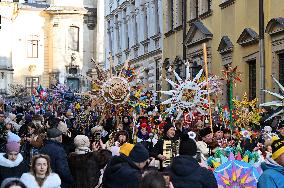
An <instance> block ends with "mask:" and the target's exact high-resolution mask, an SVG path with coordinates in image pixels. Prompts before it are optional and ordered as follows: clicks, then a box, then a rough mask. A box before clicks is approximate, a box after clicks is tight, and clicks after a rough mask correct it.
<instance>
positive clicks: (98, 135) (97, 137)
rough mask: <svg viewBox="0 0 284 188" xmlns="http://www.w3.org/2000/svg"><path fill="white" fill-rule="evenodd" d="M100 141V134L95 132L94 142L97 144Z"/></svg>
mask: <svg viewBox="0 0 284 188" xmlns="http://www.w3.org/2000/svg"><path fill="white" fill-rule="evenodd" d="M100 139H101V133H100V132H96V134H95V141H96V142H99V141H100Z"/></svg>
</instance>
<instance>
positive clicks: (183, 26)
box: [182, 0, 187, 63]
mask: <svg viewBox="0 0 284 188" xmlns="http://www.w3.org/2000/svg"><path fill="white" fill-rule="evenodd" d="M186 1H187V0H182V32H183V33H182V41H183V48H182V59H183V61H184V63H185V62H186V44H185V39H186V20H187V18H186V17H187V16H186V14H187V11H186V7H187V6H186V4H187V3H186Z"/></svg>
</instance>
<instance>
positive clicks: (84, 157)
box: [68, 152, 100, 188]
mask: <svg viewBox="0 0 284 188" xmlns="http://www.w3.org/2000/svg"><path fill="white" fill-rule="evenodd" d="M97 160H98V159H97V153H95V152H90V153H86V154H76V153H70V155H69V157H68V163H69V166H70V170H71V173H72V175H73V177H74V181H75V183H74V185H73V187H74V188H82V187H84V188H94V187H95V186H96V185H97V184H98V181H99V178H100V167H99V164H98V161H97Z"/></svg>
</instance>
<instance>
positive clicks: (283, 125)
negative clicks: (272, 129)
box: [277, 120, 284, 130]
mask: <svg viewBox="0 0 284 188" xmlns="http://www.w3.org/2000/svg"><path fill="white" fill-rule="evenodd" d="M283 127H284V120H281V121H280V122H279V123H278V127H277V129H278V130H279V129H281V128H283Z"/></svg>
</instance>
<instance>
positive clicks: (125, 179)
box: [102, 155, 142, 188]
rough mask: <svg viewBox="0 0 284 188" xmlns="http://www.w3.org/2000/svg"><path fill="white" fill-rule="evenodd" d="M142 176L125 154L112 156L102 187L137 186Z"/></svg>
mask: <svg viewBox="0 0 284 188" xmlns="http://www.w3.org/2000/svg"><path fill="white" fill-rule="evenodd" d="M141 177H142V172H141V170H140V169H139V168H138V167H137V166H136V165H135V164H134V163H133V162H132V161H131V160H130V159H129V158H128V157H126V156H124V155H120V156H114V157H113V158H112V159H111V161H110V162H109V163H108V165H107V167H106V169H105V172H104V176H103V186H102V187H103V188H138V187H139V182H140V180H141Z"/></svg>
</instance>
